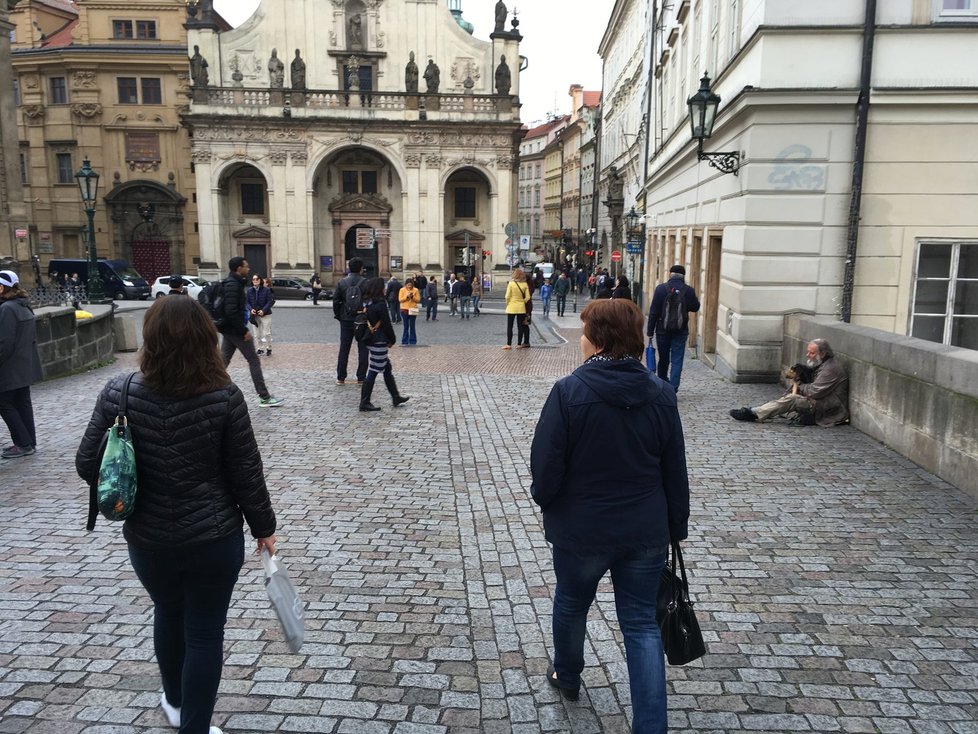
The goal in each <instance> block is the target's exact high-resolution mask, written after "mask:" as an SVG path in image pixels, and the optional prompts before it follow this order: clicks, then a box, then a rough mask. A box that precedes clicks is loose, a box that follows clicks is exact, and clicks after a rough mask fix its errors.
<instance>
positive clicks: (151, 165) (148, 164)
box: [127, 161, 160, 173]
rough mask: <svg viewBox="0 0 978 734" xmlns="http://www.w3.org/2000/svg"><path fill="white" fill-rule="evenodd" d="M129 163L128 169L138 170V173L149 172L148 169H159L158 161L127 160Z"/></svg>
mask: <svg viewBox="0 0 978 734" xmlns="http://www.w3.org/2000/svg"><path fill="white" fill-rule="evenodd" d="M127 163H128V164H129V170H130V171H139V172H140V173H149V172H150V171H158V170H160V162H159V161H127Z"/></svg>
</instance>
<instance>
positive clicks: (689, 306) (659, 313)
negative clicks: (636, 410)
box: [646, 265, 700, 392]
mask: <svg viewBox="0 0 978 734" xmlns="http://www.w3.org/2000/svg"><path fill="white" fill-rule="evenodd" d="M699 310H700V302H699V299H698V298H697V297H696V291H694V290H693V288H692V286H689V285H686V268H684V267H683V266H682V265H673V266H672V267H671V268H670V269H669V280H668V281H666V282H665V283H660V284H659V285H658V286H656V288H655V292H654V293H653V294H652V305H651V307H650V308H649V324H648V327H647V328H646V333H647V334H648V336H649V344H652V343H653V341H652V339H653V337H654V338H655V342H654V343H655V346H656V351H657V352H658V369H657V374H658V375H659V377H660V378H661V379H663V380H666V381H667V382H668V383H669V384H670V385H672V387H673V389H674V390H675V391H676V392H679V377H680V375H681V374H682V372H683V359H684V358H685V356H686V340H687V339H688V338H689V314H691V313H696V312H697V311H699ZM670 367H671V370H670Z"/></svg>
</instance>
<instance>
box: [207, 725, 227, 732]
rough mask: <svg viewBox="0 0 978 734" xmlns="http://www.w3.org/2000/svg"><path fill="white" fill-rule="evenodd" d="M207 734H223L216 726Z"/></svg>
mask: <svg viewBox="0 0 978 734" xmlns="http://www.w3.org/2000/svg"><path fill="white" fill-rule="evenodd" d="M208 734H224V732H223V731H221V730H220V729H218V728H217V727H216V726H212V727H211V728H210V731H209V732H208Z"/></svg>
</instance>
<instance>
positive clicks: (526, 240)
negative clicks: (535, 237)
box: [520, 234, 530, 250]
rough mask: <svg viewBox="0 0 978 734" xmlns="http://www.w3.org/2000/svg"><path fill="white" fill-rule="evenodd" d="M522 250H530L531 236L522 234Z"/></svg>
mask: <svg viewBox="0 0 978 734" xmlns="http://www.w3.org/2000/svg"><path fill="white" fill-rule="evenodd" d="M520 249H521V250H529V249H530V235H528V234H521V235H520Z"/></svg>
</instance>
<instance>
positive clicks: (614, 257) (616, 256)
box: [611, 250, 621, 263]
mask: <svg viewBox="0 0 978 734" xmlns="http://www.w3.org/2000/svg"><path fill="white" fill-rule="evenodd" d="M611 262H613V263H620V262H621V250H614V251H613V252H612V253H611Z"/></svg>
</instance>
